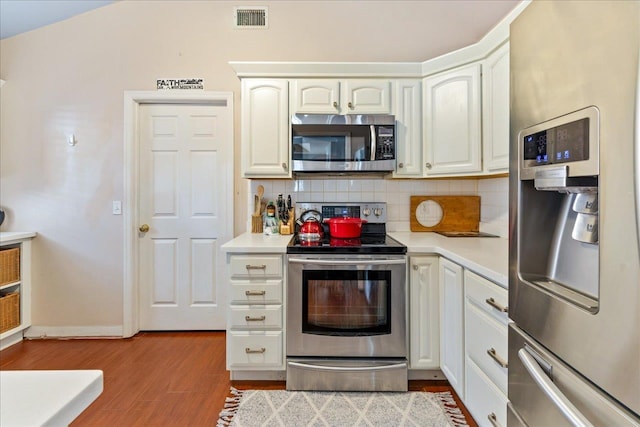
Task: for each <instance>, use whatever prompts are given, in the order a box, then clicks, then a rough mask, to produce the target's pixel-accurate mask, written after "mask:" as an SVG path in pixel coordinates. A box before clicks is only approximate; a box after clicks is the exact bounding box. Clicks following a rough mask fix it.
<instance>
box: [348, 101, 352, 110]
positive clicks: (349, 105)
mask: <svg viewBox="0 0 640 427" xmlns="http://www.w3.org/2000/svg"><path fill="white" fill-rule="evenodd" d="M347 106H348V107H349V108H350V109H352V110H353V103H352V102H349V103H348V104H347Z"/></svg>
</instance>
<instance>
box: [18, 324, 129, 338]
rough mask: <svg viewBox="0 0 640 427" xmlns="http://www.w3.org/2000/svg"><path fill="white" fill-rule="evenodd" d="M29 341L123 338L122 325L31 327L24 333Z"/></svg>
mask: <svg viewBox="0 0 640 427" xmlns="http://www.w3.org/2000/svg"><path fill="white" fill-rule="evenodd" d="M24 337H25V338H27V339H38V338H40V339H45V338H109V337H116V338H122V337H123V329H122V325H117V326H31V327H30V328H28V329H27V330H25V331H24Z"/></svg>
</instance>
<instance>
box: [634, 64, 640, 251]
mask: <svg viewBox="0 0 640 427" xmlns="http://www.w3.org/2000/svg"><path fill="white" fill-rule="evenodd" d="M637 68H638V78H637V79H636V106H635V107H636V111H635V119H634V120H635V129H634V132H633V133H634V136H633V139H634V140H635V141H634V148H635V153H634V163H635V165H634V166H635V168H634V169H635V170H634V175H635V176H634V180H635V182H634V185H635V187H636V191H635V196H636V229H637V230H636V231H637V232H638V249H640V57H639V58H638V67H637Z"/></svg>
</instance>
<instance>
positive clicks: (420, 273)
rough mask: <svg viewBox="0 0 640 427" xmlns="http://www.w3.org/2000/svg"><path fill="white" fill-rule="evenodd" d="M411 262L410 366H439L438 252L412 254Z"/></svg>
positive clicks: (412, 367) (417, 367)
mask: <svg viewBox="0 0 640 427" xmlns="http://www.w3.org/2000/svg"><path fill="white" fill-rule="evenodd" d="M409 265H410V266H411V267H410V268H411V270H410V272H409V368H410V369H438V368H439V367H440V321H439V319H440V309H439V299H438V294H439V292H438V256H435V255H433V256H417V257H413V256H412V257H410V260H409Z"/></svg>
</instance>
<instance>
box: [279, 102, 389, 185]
mask: <svg viewBox="0 0 640 427" xmlns="http://www.w3.org/2000/svg"><path fill="white" fill-rule="evenodd" d="M395 123H396V122H395V117H394V116H391V115H365V114H348V115H337V114H295V115H293V116H292V118H291V156H292V159H291V160H292V162H291V163H292V170H293V172H329V173H352V172H390V171H393V170H395V166H396V138H395V133H396V132H395Z"/></svg>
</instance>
